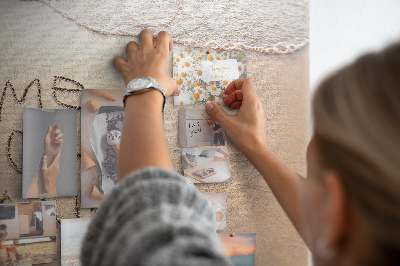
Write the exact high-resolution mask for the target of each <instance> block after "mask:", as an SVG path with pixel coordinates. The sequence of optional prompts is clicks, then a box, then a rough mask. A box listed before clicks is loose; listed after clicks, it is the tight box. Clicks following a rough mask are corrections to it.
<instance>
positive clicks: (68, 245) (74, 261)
mask: <svg viewBox="0 0 400 266" xmlns="http://www.w3.org/2000/svg"><path fill="white" fill-rule="evenodd" d="M90 221H91V220H90V219H62V220H61V265H63V266H80V265H82V264H81V261H80V252H81V246H82V241H83V239H84V237H85V234H86V231H87V229H88V226H89V223H90Z"/></svg>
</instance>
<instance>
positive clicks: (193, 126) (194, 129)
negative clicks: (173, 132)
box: [188, 122, 201, 138]
mask: <svg viewBox="0 0 400 266" xmlns="http://www.w3.org/2000/svg"><path fill="white" fill-rule="evenodd" d="M188 127H189V128H188V130H189V131H188V132H189V135H190V137H191V138H193V136H194V135H195V134H196V133H200V132H201V126H200V122H194V123H191V122H188Z"/></svg>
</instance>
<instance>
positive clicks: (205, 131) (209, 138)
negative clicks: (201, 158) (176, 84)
mask: <svg viewBox="0 0 400 266" xmlns="http://www.w3.org/2000/svg"><path fill="white" fill-rule="evenodd" d="M178 119H179V146H180V147H200V146H214V147H219V146H225V136H226V135H225V130H224V129H223V128H222V126H221V124H220V123H219V122H218V121H217V120H215V119H214V118H212V117H211V116H210V115H209V114H208V113H207V112H206V111H204V110H192V109H181V110H179V111H178Z"/></svg>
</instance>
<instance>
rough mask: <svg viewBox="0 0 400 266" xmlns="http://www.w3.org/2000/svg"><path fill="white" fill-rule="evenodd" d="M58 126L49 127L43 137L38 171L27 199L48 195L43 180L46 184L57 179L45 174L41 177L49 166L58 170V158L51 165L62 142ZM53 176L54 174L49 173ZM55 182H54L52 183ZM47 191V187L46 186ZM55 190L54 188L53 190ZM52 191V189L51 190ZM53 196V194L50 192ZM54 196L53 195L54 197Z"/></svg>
mask: <svg viewBox="0 0 400 266" xmlns="http://www.w3.org/2000/svg"><path fill="white" fill-rule="evenodd" d="M59 126H60V125H59V124H55V125H54V127H52V126H49V128H48V130H47V132H46V135H45V137H44V149H43V155H42V157H41V160H40V164H39V166H38V169H37V171H36V174H35V177H34V178H33V180H32V183H31V185H30V186H29V189H28V192H27V194H26V197H27V198H39V197H40V195H42V194H44V193H49V192H50V191H48V190H46V188H45V185H44V180H45V181H46V182H47V181H48V180H49V179H51V180H53V179H54V178H55V179H57V176H58V173H57V176H55V177H54V176H50V175H48V174H46V175H45V176H44V175H43V169H47V168H48V167H49V168H50V166H51V165H53V167H52V168H51V169H53V168H55V167H58V168H59V162H60V160H59V159H60V158H58V161H57V162H56V163H55V164H53V161H54V160H55V158H56V157H57V155H59V154H60V152H61V148H62V146H63V143H64V140H63V138H62V137H63V134H62V133H61V130H60V129H59ZM44 161H45V162H46V165H43V162H44ZM51 173H52V174H54V173H55V172H53V171H52V172H51ZM54 182H55V181H54ZM47 188H48V189H49V186H47ZM54 189H55V188H54ZM52 190H53V189H52ZM51 194H53V192H51ZM55 196H56V195H54V197H55Z"/></svg>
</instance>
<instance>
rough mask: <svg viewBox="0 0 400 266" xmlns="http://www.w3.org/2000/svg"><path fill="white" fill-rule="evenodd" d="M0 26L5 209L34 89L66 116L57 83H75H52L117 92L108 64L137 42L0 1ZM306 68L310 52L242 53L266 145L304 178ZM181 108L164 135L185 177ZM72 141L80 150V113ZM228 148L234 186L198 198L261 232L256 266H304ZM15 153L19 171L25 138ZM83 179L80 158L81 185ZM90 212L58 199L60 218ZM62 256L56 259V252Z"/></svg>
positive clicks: (252, 177)
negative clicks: (223, 199)
mask: <svg viewBox="0 0 400 266" xmlns="http://www.w3.org/2000/svg"><path fill="white" fill-rule="evenodd" d="M0 18H1V19H0V28H1V31H0V42H1V49H0V84H1V86H2V87H1V88H0V89H5V92H4V91H3V93H4V94H3V95H4V102H3V105H2V107H1V121H0V151H1V152H0V171H1V172H0V193H1V195H3V199H5V200H4V202H5V203H9V202H18V201H21V200H22V198H21V194H22V193H21V192H22V190H21V185H22V182H21V173H19V172H17V171H16V170H15V169H14V168H13V167H12V166H11V164H10V162H9V161H8V159H7V156H6V148H7V140H8V137H9V135H10V134H11V132H12V131H13V130H22V110H23V108H24V107H39V106H38V97H37V89H38V84H40V88H41V92H42V102H43V107H44V108H63V107H62V106H61V105H60V104H58V103H57V102H56V101H55V100H54V98H53V95H52V93H53V89H52V88H53V86H54V84H53V83H54V80H55V78H54V76H62V77H66V78H69V79H72V80H73V81H65V80H60V79H56V82H55V84H56V87H63V88H70V89H82V87H84V88H88V89H89V88H99V89H101V88H107V89H118V90H122V89H123V80H122V78H121V77H120V76H119V74H118V72H117V71H116V70H115V69H114V68H113V67H112V64H111V61H112V59H113V58H114V57H115V56H116V55H123V54H124V50H125V45H126V43H127V42H128V41H130V40H137V39H136V38H132V37H126V36H125V37H123V36H109V35H101V34H98V33H94V32H91V31H89V30H87V29H85V28H82V27H79V26H77V25H75V24H74V23H73V22H72V21H69V20H66V19H65V18H63V17H62V16H60V15H59V14H57V13H56V12H54V11H53V10H52V9H50V8H49V7H47V6H45V5H43V4H41V3H38V2H20V1H16V0H5V1H1V2H0ZM176 47H178V46H176ZM179 47H183V46H179ZM308 69H309V65H308V46H306V47H305V48H303V49H301V50H299V51H297V52H295V53H292V54H285V55H268V54H261V53H256V52H249V53H248V69H247V71H248V76H249V77H250V78H252V79H253V82H254V85H255V86H256V88H257V93H258V95H259V96H260V97H261V99H262V101H263V103H264V104H265V105H266V107H267V118H266V119H267V129H266V130H267V133H268V142H269V143H268V144H269V147H270V149H271V150H272V151H273V152H274V153H275V154H277V156H278V157H279V158H281V159H282V160H283V161H285V162H286V163H287V164H288V165H289V166H290V167H291V168H292V169H293V170H295V171H297V172H299V173H300V174H303V175H304V174H305V170H306V164H305V150H306V144H307V142H308V140H309V115H308V114H309V81H308ZM32 81H34V82H33V84H32V86H31V87H30V88H29V91H28V93H27V96H26V99H25V101H23V103H17V102H16V100H15V99H14V96H13V92H12V90H11V85H10V84H12V86H13V87H14V88H15V90H16V95H17V98H18V99H20V98H21V95H22V94H23V91H24V89H25V88H26V87H27V86H28V84H30V83H31V82H32ZM74 81H75V82H74ZM77 82H79V83H77ZM56 95H57V97H58V99H59V100H60V101H61V102H64V103H69V104H72V105H79V104H80V98H79V97H80V93H79V92H60V91H57V92H56ZM179 108H182V107H175V106H173V105H172V99H168V101H167V105H166V108H165V131H166V135H167V140H168V144H169V147H170V150H171V155H172V160H173V165H174V169H175V170H176V171H178V172H180V171H181V155H180V148H179V145H178V109H179ZM77 133H78V143H77V147H78V152H79V151H80V135H79V134H80V115H79V112H78V132H77ZM227 146H228V151H229V154H230V167H231V172H232V179H231V180H232V181H231V182H230V183H227V184H211V185H198V186H197V187H198V188H199V190H201V191H203V192H209V193H226V194H227V229H226V230H225V231H226V232H231V231H235V232H255V233H257V249H256V265H306V264H307V252H306V248H305V245H304V243H303V242H302V240H301V239H300V237H299V236H298V234H297V233H296V231H295V229H294V227H293V226H292V225H291V223H290V221H289V220H288V218H287V216H286V215H285V213H284V212H283V210H282V209H281V207H280V206H279V204H278V203H277V201H276V199H275V198H274V196H273V195H272V193H271V191H270V190H269V188H268V186H267V185H266V184H265V182H264V180H263V179H262V177H261V176H260V174H259V173H258V172H257V171H256V170H255V169H254V167H253V166H252V165H251V164H250V163H249V162H248V161H247V160H246V159H245V157H244V156H243V155H242V154H241V153H240V151H238V150H237V149H236V147H235V146H234V145H232V144H231V143H230V142H229V141H228V142H227ZM11 155H12V158H13V160H14V161H15V163H16V164H17V165H19V166H21V165H22V164H21V163H22V162H21V161H22V137H21V136H20V135H18V134H16V135H15V137H14V139H13V142H12V145H11ZM79 173H80V161H79V160H78V181H80V175H79ZM79 190H80V182H78V192H79ZM1 195H0V196H1ZM8 197H9V199H7V198H8ZM94 213H95V209H81V208H80V197H79V194H78V197H65V198H58V199H57V214H58V215H57V219H58V220H59V219H65V218H77V217H80V218H89V217H92V216H93V215H94ZM58 239H59V238H58ZM58 243H59V244H60V241H58ZM58 255H59V257H60V249H59V253H58Z"/></svg>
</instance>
